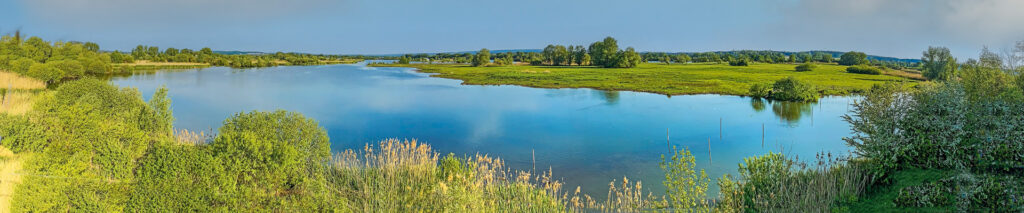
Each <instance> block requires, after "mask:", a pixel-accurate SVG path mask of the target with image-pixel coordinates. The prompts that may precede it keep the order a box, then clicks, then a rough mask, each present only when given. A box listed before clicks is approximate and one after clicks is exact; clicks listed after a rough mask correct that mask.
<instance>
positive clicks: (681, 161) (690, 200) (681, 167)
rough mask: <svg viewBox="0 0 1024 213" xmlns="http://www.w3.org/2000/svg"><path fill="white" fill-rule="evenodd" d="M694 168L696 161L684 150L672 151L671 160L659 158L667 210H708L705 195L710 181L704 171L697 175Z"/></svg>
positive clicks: (688, 151) (663, 157)
mask: <svg viewBox="0 0 1024 213" xmlns="http://www.w3.org/2000/svg"><path fill="white" fill-rule="evenodd" d="M673 150H675V148H673ZM694 167H696V161H695V160H694V158H693V155H692V154H690V150H687V149H686V148H683V149H680V150H678V151H674V153H673V155H672V158H671V159H666V158H665V156H664V155H662V156H661V170H663V171H665V181H664V182H662V183H663V184H664V185H665V188H666V189H665V190H666V192H665V194H667V195H668V200H667V205H668V207H669V208H673V209H687V210H691V211H693V212H704V211H707V210H708V209H709V208H710V205H709V204H708V203H707V199H706V195H707V190H708V183H709V182H711V180H710V179H708V175H707V174H706V173H704V170H700V172H699V173H698V172H697V170H695V169H694ZM702 210H703V211H702Z"/></svg>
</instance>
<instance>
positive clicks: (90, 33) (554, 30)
mask: <svg viewBox="0 0 1024 213" xmlns="http://www.w3.org/2000/svg"><path fill="white" fill-rule="evenodd" d="M1021 8H1024V1H1018V0H857V1H849V0H715V1H711V0H708V1H687V0H633V1H607V0H518V1H483V0H441V1H420V0H405V1H400V0H291V1H288V0H178V1H142V0H92V1H87V0H31V1H30V0H4V1H0V33H10V32H13V31H14V30H15V29H21V30H22V31H23V32H25V33H27V34H30V35H35V36H40V37H43V38H45V39H48V40H74V41H94V42H97V43H99V44H100V46H101V47H102V48H103V49H106V50H128V49H131V48H132V47H134V46H135V45H137V44H148V45H156V46H160V47H162V48H163V47H177V48H193V49H198V48H201V47H206V46H208V47H211V48H213V49H216V50H249V51H268V52H272V51H294V52H310V53H330V54H390V53H413V52H453V51H464V50H476V49H480V48H489V49H536V48H542V47H543V46H544V45H546V44H549V43H557V44H579V45H586V44H589V43H590V42H593V41H596V40H599V39H601V38H603V37H605V36H613V37H615V38H617V39H619V44H620V46H623V47H625V46H632V47H635V48H637V49H638V50H640V51H669V52H680V51H686V52H692V51H712V50H738V49H755V50H785V51H803V50H837V51H849V50H857V51H864V52H867V53H869V54H875V55H884V56H895V57H903V58H919V57H920V54H921V51H923V50H924V49H926V48H927V47H928V46H929V45H935V46H947V47H949V48H950V49H952V50H953V53H954V55H956V56H957V57H961V58H965V57H976V56H977V54H978V51H979V50H980V49H981V47H982V46H984V45H988V46H989V47H990V48H992V49H994V50H999V49H1000V48H1003V47H1008V46H1009V45H1010V44H1011V43H1012V42H1013V41H1016V40H1024V13H1021V12H1019V11H1018V10H1020V9H1021Z"/></svg>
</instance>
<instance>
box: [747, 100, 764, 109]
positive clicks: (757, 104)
mask: <svg viewBox="0 0 1024 213" xmlns="http://www.w3.org/2000/svg"><path fill="white" fill-rule="evenodd" d="M764 102H765V100H764V99H761V98H750V108H754V111H755V112H761V111H764V106H765V103H764Z"/></svg>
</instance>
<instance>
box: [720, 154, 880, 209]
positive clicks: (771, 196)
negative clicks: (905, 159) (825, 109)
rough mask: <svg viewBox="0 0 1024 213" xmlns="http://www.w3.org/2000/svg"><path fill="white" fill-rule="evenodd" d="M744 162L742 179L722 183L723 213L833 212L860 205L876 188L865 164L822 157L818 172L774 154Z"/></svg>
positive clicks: (731, 179) (826, 155) (817, 168)
mask: <svg viewBox="0 0 1024 213" xmlns="http://www.w3.org/2000/svg"><path fill="white" fill-rule="evenodd" d="M744 161H745V165H741V167H740V175H741V177H740V179H738V180H734V179H733V178H732V177H730V176H728V175H726V176H723V177H722V178H720V179H719V186H720V188H721V190H722V192H721V193H720V194H719V198H718V199H717V203H716V205H717V206H716V210H717V211H721V212H741V211H749V210H754V211H757V212H827V211H833V210H834V209H833V208H834V207H835V206H837V204H839V203H844V202H851V201H853V200H856V199H857V197H858V196H860V195H862V194H863V193H864V192H865V190H866V189H867V188H868V186H870V184H871V183H872V182H871V178H870V176H869V174H868V173H867V172H865V171H864V170H863V169H862V168H860V165H861V163H858V162H856V160H853V159H849V158H841V157H833V156H832V155H831V154H819V155H818V156H817V161H816V164H817V165H812V166H809V165H807V164H804V163H800V162H799V161H798V160H791V159H787V158H785V156H783V155H781V154H774V153H771V154H768V155H764V156H758V157H751V158H747V159H745V160H744Z"/></svg>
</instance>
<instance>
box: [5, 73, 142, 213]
mask: <svg viewBox="0 0 1024 213" xmlns="http://www.w3.org/2000/svg"><path fill="white" fill-rule="evenodd" d="M25 116H27V117H28V118H27V119H25V120H22V123H21V124H20V125H19V126H22V128H21V129H20V130H16V131H13V132H14V134H13V135H12V136H13V137H12V139H13V140H10V139H9V138H6V137H5V139H4V140H5V141H4V145H5V146H8V147H10V148H11V149H12V150H15V151H16V152H36V153H38V157H35V158H32V159H31V160H30V161H28V162H27V164H26V165H25V168H23V171H24V172H25V173H26V174H31V175H26V176H24V182H23V183H22V184H21V185H19V186H18V187H19V188H18V189H17V190H15V192H16V193H15V194H14V196H13V198H12V199H13V202H12V203H14V204H15V205H14V206H12V208H13V209H15V210H16V211H17V210H21V211H24V210H40V211H42V210H46V211H68V210H73V209H77V210H82V209H87V210H90V211H121V210H123V208H122V204H123V203H124V202H125V201H126V199H127V198H128V196H129V194H128V193H127V192H126V190H125V189H126V188H128V187H130V185H129V183H131V182H132V180H133V179H134V174H133V170H134V168H135V162H136V160H137V159H139V158H141V157H142V156H143V154H144V153H145V150H146V148H147V147H148V145H149V142H151V141H152V140H154V139H156V138H152V137H151V135H150V134H147V133H148V132H155V131H157V130H156V129H153V128H152V127H153V126H155V125H154V124H156V123H158V122H159V121H158V120H157V119H156V117H155V114H154V112H153V110H152V109H151V108H149V107H148V106H147V105H146V104H145V102H143V101H142V100H141V98H140V95H139V94H138V92H136V91H134V90H119V89H118V88H116V87H114V86H112V85H109V84H107V83H106V82H102V81H99V80H94V79H84V80H78V81H74V82H69V83H65V84H63V85H61V87H59V88H58V89H57V92H56V94H55V95H54V96H53V97H50V98H45V99H42V100H39V101H37V103H36V108H35V110H34V111H32V112H30V113H29V114H27V115H25Z"/></svg>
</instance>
